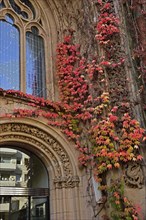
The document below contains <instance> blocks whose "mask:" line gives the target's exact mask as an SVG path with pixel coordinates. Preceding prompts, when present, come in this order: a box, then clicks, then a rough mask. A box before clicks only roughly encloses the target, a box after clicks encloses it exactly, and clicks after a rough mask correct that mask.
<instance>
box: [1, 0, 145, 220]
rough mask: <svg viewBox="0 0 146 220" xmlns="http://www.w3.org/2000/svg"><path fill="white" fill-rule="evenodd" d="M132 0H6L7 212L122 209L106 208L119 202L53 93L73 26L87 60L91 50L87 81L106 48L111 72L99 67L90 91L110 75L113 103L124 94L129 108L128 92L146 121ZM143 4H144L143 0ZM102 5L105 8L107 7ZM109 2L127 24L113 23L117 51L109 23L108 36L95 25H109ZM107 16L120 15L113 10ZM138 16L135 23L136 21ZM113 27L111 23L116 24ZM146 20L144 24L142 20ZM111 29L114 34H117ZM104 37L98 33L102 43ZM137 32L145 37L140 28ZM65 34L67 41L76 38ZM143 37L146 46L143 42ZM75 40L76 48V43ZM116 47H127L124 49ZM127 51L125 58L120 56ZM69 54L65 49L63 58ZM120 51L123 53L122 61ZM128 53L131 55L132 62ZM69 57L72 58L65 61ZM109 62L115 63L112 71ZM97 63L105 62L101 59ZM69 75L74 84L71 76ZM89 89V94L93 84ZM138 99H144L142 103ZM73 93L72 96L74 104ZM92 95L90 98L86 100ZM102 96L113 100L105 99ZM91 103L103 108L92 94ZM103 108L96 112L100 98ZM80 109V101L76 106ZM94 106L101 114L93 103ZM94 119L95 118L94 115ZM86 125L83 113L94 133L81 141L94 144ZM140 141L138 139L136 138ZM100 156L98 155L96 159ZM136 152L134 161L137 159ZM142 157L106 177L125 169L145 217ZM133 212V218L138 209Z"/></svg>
mask: <svg viewBox="0 0 146 220" xmlns="http://www.w3.org/2000/svg"><path fill="white" fill-rule="evenodd" d="M130 2H131V1H118V0H116V1H100V0H98V1H94V0H93V1H89V0H83V1H78V0H70V1H66V0H61V1H59V0H0V88H1V89H0V220H89V219H98V220H102V219H114V218H112V217H107V216H111V215H110V214H109V213H110V211H109V210H111V205H109V204H108V203H107V201H106V198H107V194H108V193H105V192H104V191H103V192H101V190H99V189H98V187H99V185H100V184H99V183H97V182H96V181H95V178H94V174H93V173H92V171H91V170H92V169H90V168H91V167H90V168H89V169H88V168H87V167H86V168H85V169H83V167H84V166H81V164H79V160H78V158H79V156H80V153H81V152H79V151H77V149H76V147H75V143H74V141H73V139H71V138H68V137H67V135H65V134H63V132H62V129H61V128H60V127H59V126H58V127H57V126H54V124H55V123H54V121H55V119H54V118H55V116H54V114H53V113H54V109H57V107H56V104H54V103H58V102H59V101H60V92H59V85H58V75H57V74H56V71H57V68H58V67H57V65H56V61H57V58H56V57H57V52H56V48H57V45H58V43H60V42H63V39H64V36H66V35H68V33H71V35H73V38H74V42H75V43H74V44H73V45H80V55H79V57H80V56H82V57H83V58H86V59H87V61H88V62H90V61H91V60H93V61H92V65H91V66H90V65H88V68H89V69H87V67H86V69H84V67H83V68H82V64H83V63H84V61H83V59H82V60H81V61H82V62H83V63H81V62H80V63H81V64H78V65H79V67H81V68H82V70H85V71H84V72H85V75H83V74H80V75H81V77H80V80H81V82H82V80H83V79H84V77H86V73H88V72H89V73H92V71H91V72H90V67H91V70H92V68H94V67H95V66H96V65H95V66H94V62H95V60H96V59H95V57H99V60H100V64H101V63H102V64H101V65H103V66H102V68H103V71H105V73H106V74H105V75H106V77H107V78H108V80H107V81H106V80H105V79H102V78H100V77H99V78H98V77H97V76H94V77H93V78H95V79H94V80H95V81H96V80H97V81H98V80H99V82H98V83H96V84H93V85H92V88H90V86H89V85H90V83H89V85H88V86H89V91H91V90H92V89H94V94H93V96H96V95H98V96H99V95H101V91H100V92H98V91H97V89H96V88H99V87H102V85H103V83H105V81H106V83H105V88H107V83H109V87H108V89H107V90H110V91H111V92H109V93H110V97H111V100H112V101H111V105H113V106H114V105H115V106H116V105H117V103H118V104H119V103H122V104H121V106H122V107H121V112H122V111H123V109H124V108H129V105H128V104H127V97H128V100H130V103H132V104H130V106H132V107H131V110H130V113H131V112H132V113H131V115H133V116H135V117H136V119H137V120H138V121H140V124H141V126H142V127H144V128H145V119H146V117H145V109H143V106H144V105H145V104H144V103H145V96H144V95H143V94H145V81H144V80H145V78H144V76H143V75H138V74H139V72H138V71H139V70H140V69H139V67H138V65H139V64H141V63H144V62H145V60H144V59H143V56H142V58H141V57H140V55H139V57H140V58H137V56H136V55H135V54H133V53H134V52H133V51H134V50H133V49H134V47H135V43H134V42H135V39H136V36H137V32H136V31H135V32H133V33H134V34H133V35H132V34H131V30H130V31H128V27H129V22H130V21H131V20H132V19H130V18H131V17H130V16H132V18H133V16H135V14H136V16H138V15H137V14H138V13H139V9H138V6H137V3H135V5H132V6H131V5H130V4H131V3H130ZM102 4H105V6H103V5H102ZM109 4H111V5H112V8H111V9H110V12H109V11H108V10H109V8H110V6H109ZM140 4H141V7H144V8H143V10H145V5H144V6H143V3H140ZM98 7H102V8H100V10H99V9H98ZM131 7H134V9H136V12H135V11H134V12H132V13H131V12H130V9H131ZM106 10H107V11H108V12H109V13H114V16H115V15H116V16H117V17H118V21H120V22H121V24H122V26H120V31H121V32H120V34H119V31H117V29H116V28H117V27H116V28H115V29H114V33H116V34H119V35H118V37H117V36H116V37H115V38H114V39H112V40H113V41H114V43H115V42H117V44H116V47H115V48H114V47H113V46H109V48H108V49H109V51H108V49H107V48H105V46H106V45H108V42H109V41H108V40H107V39H104V34H103V33H102V34H103V36H102V37H103V39H102V40H103V41H102V43H101V42H100V40H101V39H100V37H101V36H99V35H98V34H99V33H98V34H97V32H96V31H97V30H95V29H96V27H97V28H98V31H99V30H100V31H101V32H102V28H101V29H100V27H99V26H98V25H97V22H98V21H100V22H101V21H102V19H103V17H102V18H100V15H99V14H100V13H103V14H104V12H105V11H106ZM127 12H128V13H127ZM134 13H135V14H134ZM133 14H134V15H133ZM102 16H103V15H102ZM106 16H107V14H106ZM106 16H105V17H106ZM128 16H129V17H128ZM99 18H100V19H101V20H100V19H99ZM109 18H110V19H113V17H112V16H109ZM105 22H107V21H105ZM114 22H117V20H116V19H115V17H114V20H112V22H111V24H112V25H113V24H114ZM130 24H131V26H130V27H131V29H132V30H133V29H134V23H132V22H131V23H130ZM106 25H107V27H108V25H109V23H108V22H107V24H106ZM101 26H102V25H101ZM103 26H105V25H103ZM103 26H102V27H103ZM112 27H113V26H112ZM112 27H111V26H110V30H111V29H112ZM145 28H146V27H145V26H144V30H145ZM106 30H107V29H106ZM73 33H74V34H73ZM123 33H124V34H123ZM143 33H145V32H143ZM125 36H126V37H125ZM108 37H109V39H111V35H110V34H109V35H108ZM97 39H98V40H99V42H98V43H97V42H96V44H95V41H96V40H97ZM139 39H143V36H142V34H141V35H140V37H139ZM139 39H138V40H139ZM66 42H67V43H66V45H67V46H68V47H69V43H68V39H66ZM103 42H104V43H103ZM141 42H142V45H143V46H142V47H143V48H144V51H145V42H144V41H141ZM100 43H101V44H100ZM63 45H65V43H63ZM103 45H104V46H103ZM62 47H63V46H62ZM121 48H122V52H121ZM71 49H72V50H73V51H74V47H73V48H71ZM75 50H76V49H75ZM60 51H61V49H60ZM107 51H108V52H109V53H108V55H107V56H108V58H109V59H110V56H111V55H110V53H111V54H112V53H114V55H115V57H114V58H113V57H112V59H111V60H112V61H111V62H108V63H107V62H104V58H105V57H106V55H105V54H106V52H107ZM117 51H118V52H119V54H120V55H119V54H118V55H117ZM97 53H98V54H97ZM121 54H122V56H124V58H123V57H122V58H121V57H119V56H121ZM123 54H124V55H123ZM69 55H70V54H69ZM63 56H64V54H62V56H61V58H60V59H62V57H63ZM125 57H126V58H125ZM135 57H136V58H135ZM137 59H140V60H137ZM115 60H116V61H117V60H119V62H118V61H117V63H116V64H115V63H114V61H115ZM124 60H126V62H125V63H124ZM70 63H72V61H70ZM111 63H112V65H113V66H112V67H111V66H110V65H111ZM123 63H124V64H123ZM76 65H77V63H75V66H76ZM114 65H116V66H114ZM66 66H67V64H66V63H65V64H64V66H63V67H64V69H65V68H66ZM110 68H111V69H112V70H111V69H110ZM115 68H118V70H117V72H116V74H118V73H120V76H119V75H118V79H116V80H115V81H114V77H113V75H114V74H115ZM109 69H110V71H111V73H109V75H108V72H110V71H109ZM68 71H70V70H68ZM76 71H78V70H77V69H76ZM97 71H99V69H98V67H97V66H96V72H97ZM74 72H75V71H74ZM77 73H78V72H77ZM116 74H115V75H116ZM138 79H142V80H141V82H140V83H142V84H140V85H139V83H138ZM87 80H90V77H87ZM129 80H130V83H129ZM76 81H77V80H76ZM85 81H86V80H85ZM127 82H128V84H126V83H127ZM63 83H64V84H65V86H66V82H65V81H64V82H63ZM67 83H68V82H67ZM127 85H128V86H127ZM126 86H127V87H126ZM116 88H117V90H116ZM125 88H126V89H125ZM139 88H140V89H141V90H142V93H138V94H137V91H140V89H139ZM81 92H82V91H81ZM95 92H97V93H95ZM79 93H80V92H79ZM91 93H92V92H91ZM84 96H85V97H86V96H87V94H84ZM89 97H90V96H89V94H88V98H89ZM75 98H76V99H77V98H78V97H77V96H76V95H75ZM83 98H84V97H83ZM135 98H136V101H135ZM101 100H102V96H101V98H100V101H101ZM123 100H124V101H123ZM125 100H126V101H125ZM131 100H132V101H131ZM137 100H140V101H139V103H138V104H135V103H137ZM88 101H89V102H90V101H91V100H88ZM100 101H99V100H98V102H100ZM61 102H63V100H61ZM64 103H65V104H66V102H64ZM71 103H72V100H71V99H70V105H71ZM84 104H85V105H86V103H85V102H84ZM104 104H105V106H106V105H107V103H106V102H105V103H104ZM60 106H61V104H60V105H59V108H58V110H57V114H60V115H62V112H61V110H60V109H61V107H60ZM87 106H88V105H87ZM105 106H104V107H105ZM127 106H128V107H127ZM90 107H91V106H90ZM93 107H94V108H96V107H95V106H94V103H93ZM102 108H103V106H102V107H101V106H100V111H102ZM46 109H49V111H50V112H51V113H50V112H49V114H51V116H50V115H49V117H50V118H51V117H52V118H53V117H54V118H53V119H52V121H53V122H52V125H53V126H52V125H51V123H49V122H48V115H47V113H46V111H47V110H46ZM62 109H63V108H62ZM90 110H92V109H90ZM95 110H96V112H97V111H99V108H96V109H95ZM128 110H129V109H128ZM63 111H65V107H64V109H63ZM44 112H45V113H44ZM18 113H19V114H18ZM79 113H80V112H79V111H78V109H77V114H79ZM90 113H91V114H93V111H91V112H90ZM50 118H49V119H50ZM71 122H72V124H71V125H72V127H71V129H72V131H74V130H76V129H77V127H78V124H76V121H73V120H72V121H71ZM53 123H54V124H53ZM86 125H87V127H88V128H89V126H88V123H86ZM69 126H70V124H69ZM84 127H85V126H84V120H83V123H82V127H81V128H82V129H83V131H86V132H85V133H86V134H85V133H83V137H82V139H83V140H82V143H84V142H85V143H84V144H85V145H86V143H87V142H88V141H87V139H88V132H87V130H86V129H85V130H84ZM69 129H70V127H69ZM71 129H70V130H71ZM64 133H65V132H64ZM68 136H69V135H68ZM144 141H145V139H144ZM89 142H91V143H92V140H90V139H89ZM138 144H139V142H138ZM90 145H91V144H89V146H90ZM134 146H136V147H137V145H134ZM130 153H132V152H130ZM142 155H143V158H144V155H145V149H144V148H142ZM93 157H94V156H93V155H92V159H93ZM131 157H132V156H131ZM133 158H134V157H133ZM90 159H91V158H90ZM131 160H133V161H134V159H131ZM133 161H132V162H133ZM139 162H141V161H138V162H137V163H136V164H135V163H134V164H133V163H131V161H130V164H128V165H127V164H126V165H125V166H123V167H122V169H121V170H122V171H120V172H119V173H118V174H117V170H116V171H115V172H113V173H112V172H111V171H110V170H109V173H108V174H107V176H106V183H107V185H108V184H110V182H111V180H112V179H114V178H115V177H117V176H119V175H120V174H121V173H122V178H123V179H124V185H125V195H127V196H129V199H130V200H131V201H132V202H133V203H134V204H135V205H136V204H138V205H140V207H141V211H140V215H139V216H140V217H139V218H138V219H142V218H143V219H145V218H146V210H145V207H146V206H145V203H146V200H145V187H146V186H145V174H144V173H145V159H144V160H143V161H142V164H141V163H139ZM110 165H111V164H110ZM109 194H110V193H109ZM133 195H134V196H133ZM122 215H123V216H124V214H122ZM131 215H132V214H131ZM136 215H137V214H136ZM123 218H124V217H123ZM124 219H126V217H125V218H124ZM131 219H132V220H135V219H134V217H133V218H132V217H131Z"/></svg>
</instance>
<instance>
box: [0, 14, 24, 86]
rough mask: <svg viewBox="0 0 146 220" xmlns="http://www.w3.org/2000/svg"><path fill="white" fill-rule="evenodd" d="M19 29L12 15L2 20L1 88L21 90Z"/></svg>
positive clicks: (0, 42)
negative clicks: (14, 23)
mask: <svg viewBox="0 0 146 220" xmlns="http://www.w3.org/2000/svg"><path fill="white" fill-rule="evenodd" d="M19 56H20V54H19V31H18V29H17V28H16V27H15V26H14V25H13V20H12V18H11V17H9V16H7V17H6V21H2V20H0V88H3V89H15V90H19V71H20V66H19V62H20V60H19Z"/></svg>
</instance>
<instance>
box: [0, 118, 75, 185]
mask: <svg viewBox="0 0 146 220" xmlns="http://www.w3.org/2000/svg"><path fill="white" fill-rule="evenodd" d="M8 140H12V141H14V140H15V142H16V143H19V142H20V140H21V141H22V140H23V141H24V142H25V143H28V144H32V145H33V146H36V147H37V148H38V149H40V150H41V151H43V152H45V154H47V156H48V158H49V160H50V158H51V163H52V164H53V167H54V169H55V178H54V180H53V182H54V185H55V188H59V189H60V188H73V187H77V186H78V185H79V177H78V176H76V175H74V174H73V170H72V165H71V161H70V158H69V156H68V154H67V152H66V151H65V149H64V148H63V147H62V146H61V144H60V143H59V142H58V141H56V139H55V138H54V137H53V136H51V135H50V134H48V133H47V132H46V131H44V130H42V129H40V128H38V127H35V126H33V125H29V124H23V123H16V122H14V123H5V124H1V125H0V142H2V143H3V142H6V141H8Z"/></svg>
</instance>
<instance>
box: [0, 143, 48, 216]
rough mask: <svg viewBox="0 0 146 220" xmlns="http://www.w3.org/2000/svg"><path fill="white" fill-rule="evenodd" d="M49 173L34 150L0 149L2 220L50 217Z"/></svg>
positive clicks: (0, 213)
mask: <svg viewBox="0 0 146 220" xmlns="http://www.w3.org/2000/svg"><path fill="white" fill-rule="evenodd" d="M48 183H49V181H48V174H47V171H46V169H45V166H44V164H43V163H42V161H41V160H40V159H39V158H38V157H37V156H36V155H35V154H34V153H32V152H29V151H25V152H24V150H23V151H22V150H20V149H18V148H17V147H16V148H14V147H11V146H8V147H1V148H0V220H48V219H49V186H48Z"/></svg>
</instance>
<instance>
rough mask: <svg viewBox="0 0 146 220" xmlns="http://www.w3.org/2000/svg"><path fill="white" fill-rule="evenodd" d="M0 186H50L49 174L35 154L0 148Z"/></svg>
mask: <svg viewBox="0 0 146 220" xmlns="http://www.w3.org/2000/svg"><path fill="white" fill-rule="evenodd" d="M0 186H13V187H14V186H16V187H34V188H48V174H47V172H46V169H45V167H44V165H43V164H42V162H41V161H40V160H39V159H38V158H37V157H36V156H35V155H33V154H30V153H28V154H27V153H23V152H22V151H18V150H16V149H12V148H0Z"/></svg>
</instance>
